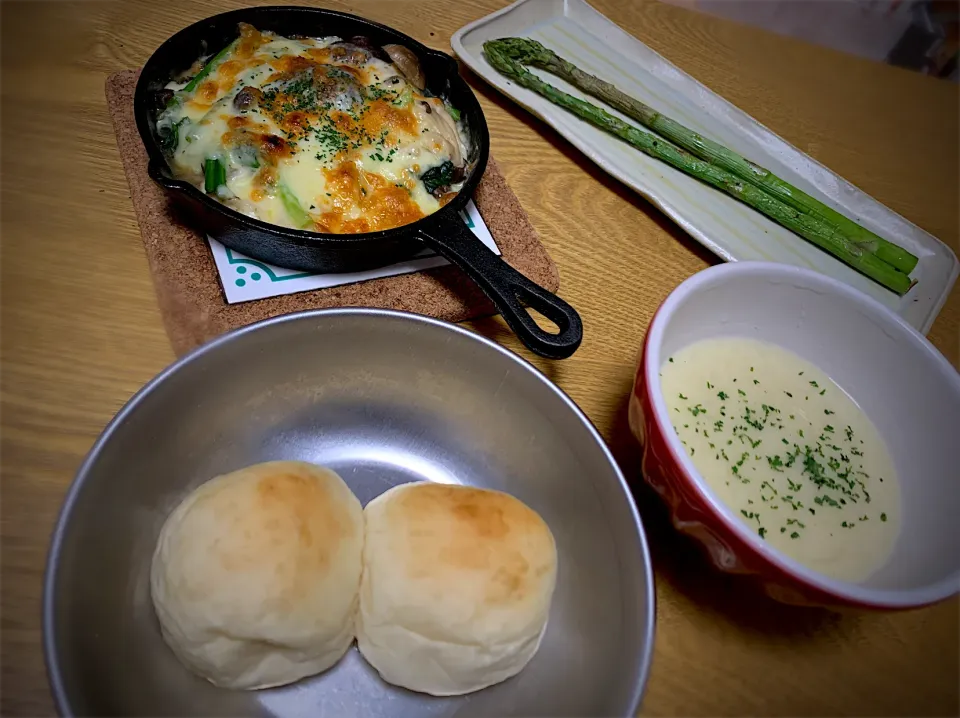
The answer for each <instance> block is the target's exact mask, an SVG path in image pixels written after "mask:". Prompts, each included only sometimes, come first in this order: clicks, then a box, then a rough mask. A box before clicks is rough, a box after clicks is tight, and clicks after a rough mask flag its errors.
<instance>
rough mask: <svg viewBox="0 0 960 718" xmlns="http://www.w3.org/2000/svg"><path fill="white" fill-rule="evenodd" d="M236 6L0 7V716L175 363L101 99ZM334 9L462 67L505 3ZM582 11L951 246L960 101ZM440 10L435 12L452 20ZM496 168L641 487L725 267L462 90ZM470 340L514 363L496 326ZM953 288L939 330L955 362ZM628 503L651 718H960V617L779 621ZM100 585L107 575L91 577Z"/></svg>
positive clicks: (36, 703)
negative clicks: (130, 427) (71, 497)
mask: <svg viewBox="0 0 960 718" xmlns="http://www.w3.org/2000/svg"><path fill="white" fill-rule="evenodd" d="M242 4H243V3H231V2H221V1H217V0H197V1H195V2H190V3H187V2H171V1H169V0H168V1H167V2H163V3H152V2H147V1H146V0H139V1H130V2H116V1H114V2H97V1H86V2H78V3H70V2H4V3H3V4H2V13H3V17H2V32H3V36H2V71H3V77H2V102H3V118H2V119H3V124H2V132H3V136H2V148H3V156H2V163H3V164H2V190H3V194H2V332H3V334H2V361H3V364H2V478H3V486H2V499H3V501H2V517H3V520H2V566H3V575H2V595H3V603H2V624H0V625H2V631H3V636H2V670H3V672H2V710H0V712H2V714H3V715H42V714H49V713H50V712H51V711H52V704H51V700H50V697H49V693H48V689H47V683H46V677H45V675H44V667H43V660H42V654H41V647H40V638H41V633H40V608H39V601H40V595H41V580H42V571H43V567H44V560H45V553H46V550H47V546H48V540H49V535H50V531H51V528H52V526H53V523H54V521H55V518H56V514H57V510H58V508H59V505H60V502H61V499H62V498H63V495H64V492H65V491H66V489H67V486H68V484H69V483H70V480H71V478H72V476H73V474H74V471H75V470H76V469H77V467H78V465H79V463H80V461H81V459H82V457H83V455H84V453H85V452H86V451H87V450H88V449H89V448H90V446H91V444H92V442H93V441H94V439H95V437H96V436H97V434H98V432H99V431H100V430H101V429H102V428H103V427H104V425H105V424H106V423H107V421H108V420H109V419H110V418H111V416H112V415H113V414H114V413H115V412H116V411H117V410H118V409H119V408H120V407H121V406H122V404H123V403H124V402H125V401H126V400H127V399H128V398H129V397H130V396H131V395H132V394H133V393H134V392H135V391H136V390H137V389H138V388H140V386H142V385H143V384H144V383H145V382H146V381H147V380H149V379H150V378H151V377H152V376H153V375H154V374H156V373H157V372H158V371H160V370H161V369H162V368H164V367H165V366H166V365H167V364H169V363H170V362H171V361H172V360H173V358H174V357H173V353H172V351H171V349H170V346H169V344H168V342H167V338H166V336H165V334H164V331H163V329H162V328H161V324H160V317H159V314H158V309H157V304H156V301H155V298H154V293H153V287H152V285H151V279H150V275H149V274H148V270H147V264H146V260H145V257H144V251H143V246H142V244H141V241H140V236H139V233H138V228H137V223H136V221H135V219H134V214H133V208H132V206H131V204H130V200H129V197H128V191H127V185H126V182H125V179H124V176H123V172H122V170H121V165H120V158H119V156H118V151H117V147H116V144H115V142H114V138H113V132H112V128H111V125H110V120H109V117H108V116H107V112H106V106H105V103H104V96H103V84H104V80H105V78H106V77H107V75H108V74H109V73H111V72H114V71H116V70H120V69H123V68H131V67H137V66H138V65H140V64H142V63H143V62H144V61H145V60H146V58H147V57H148V56H149V54H150V53H151V52H152V50H153V49H154V48H155V47H156V46H157V45H158V44H159V43H160V42H161V41H162V40H163V39H165V38H166V37H167V36H169V35H170V34H172V33H173V32H175V31H176V30H178V29H180V28H181V27H183V26H184V25H186V24H188V23H190V22H193V21H194V20H197V19H199V18H202V17H204V16H207V15H211V14H213V13H215V12H219V11H221V10H225V9H228V8H230V7H239V6H241V5H242ZM326 4H327V5H328V6H330V7H333V8H336V9H341V10H346V11H349V12H355V13H359V14H363V15H366V16H368V17H371V18H373V19H375V20H379V21H381V22H384V23H387V24H390V25H393V26H395V27H397V28H399V29H400V30H402V31H404V32H406V33H409V34H410V35H412V36H413V37H415V38H417V39H418V40H420V41H422V42H423V43H425V44H427V45H430V46H433V47H436V48H440V49H444V50H449V38H450V35H451V34H452V33H453V32H454V31H455V30H456V29H457V28H459V27H460V26H462V25H463V24H465V23H467V22H469V21H471V20H474V19H476V18H478V17H481V16H482V15H485V14H487V13H489V12H490V11H492V10H495V9H497V8H498V7H501V6H502V5H504V4H505V0H483V1H482V2H471V3H466V2H456V1H455V0H444V1H442V2H439V3H438V2H434V3H417V2H412V1H407V0H396V1H389V0H352V1H351V2H328V3H326ZM593 4H594V5H595V6H596V7H598V8H599V9H600V10H601V11H602V12H604V13H605V14H607V15H608V16H609V17H610V18H612V19H613V20H614V21H616V22H617V23H619V24H620V25H621V26H622V27H624V28H626V29H627V30H628V31H629V32H631V33H633V34H634V35H636V36H637V37H638V38H640V40H642V41H643V42H645V43H647V44H648V45H650V46H651V47H652V48H653V49H655V50H657V51H658V52H660V53H662V54H663V55H664V56H666V57H667V58H668V59H669V60H671V61H672V62H674V63H676V64H677V65H679V66H680V67H681V68H683V69H684V70H686V71H687V72H689V73H691V74H692V75H693V76H694V77H696V78H697V79H699V80H700V81H702V82H704V83H705V84H706V85H707V86H709V87H711V88H713V89H714V90H716V91H718V92H719V93H720V94H722V95H723V96H724V97H726V98H727V99H729V100H731V101H732V102H733V103H735V104H737V105H738V106H739V107H741V108H743V109H744V110H745V111H746V112H748V113H750V114H752V115H753V116H754V117H756V118H757V119H758V120H759V121H760V122H762V123H763V124H765V125H767V126H768V127H770V128H772V129H773V130H774V131H776V132H777V133H779V134H781V135H782V136H784V137H785V138H786V139H787V140H789V141H791V142H792V143H794V144H795V145H796V146H798V147H799V148H800V149H802V150H804V151H806V152H808V153H809V154H811V155H812V156H813V157H815V158H816V159H818V160H820V161H821V162H823V163H825V164H826V165H827V166H829V167H831V168H832V169H834V170H836V171H837V172H838V173H839V174H841V175H842V176H844V177H846V178H848V179H849V180H851V181H852V182H854V183H855V184H857V185H858V186H860V187H861V188H862V189H864V190H865V191H866V192H868V193H870V194H871V195H873V196H874V197H877V198H878V199H879V200H880V201H882V202H884V203H886V204H887V205H888V206H890V207H891V208H893V209H894V210H895V211H897V212H900V213H901V214H903V215H904V216H906V217H907V218H908V219H910V220H912V221H913V222H915V223H917V224H918V225H920V226H921V227H923V228H924V229H926V230H929V231H930V232H932V233H933V234H934V235H936V236H938V237H940V238H942V239H943V240H944V241H945V242H947V243H948V244H949V245H950V246H951V247H952V248H953V249H954V251H956V250H957V247H958V240H960V237H958V226H957V220H958V218H957V197H958V194H960V187H958V172H957V157H958V89H957V86H956V85H954V84H948V83H945V82H940V81H936V80H932V79H929V78H926V77H923V76H920V75H916V74H910V73H908V72H906V71H902V70H899V69H894V68H892V67H887V66H883V65H879V64H874V63H871V62H868V61H865V60H860V59H857V58H854V57H852V56H847V55H843V54H840V53H837V52H833V51H830V50H826V49H822V48H816V47H813V46H810V45H806V44H802V43H800V42H796V41H793V40H790V39H786V38H781V37H776V36H773V35H769V34H766V33H764V32H762V31H758V30H753V29H749V28H747V27H743V26H738V25H734V24H730V23H727V22H724V21H721V20H718V19H715V18H710V17H707V16H703V15H698V14H694V13H691V12H689V11H685V10H681V9H677V8H674V7H670V6H666V5H660V4H656V3H635V4H628V3H624V2H618V1H617V0H593ZM438 5H439V7H438ZM468 79H469V80H470V82H471V84H472V85H473V87H474V89H475V90H476V92H477V94H478V95H479V97H480V100H481V102H482V104H483V107H484V110H485V111H486V113H487V118H488V120H489V123H490V134H491V136H492V142H493V154H494V155H495V156H496V158H497V160H498V161H499V162H500V165H501V167H502V168H503V170H504V172H505V174H506V176H507V179H508V181H509V182H510V184H511V185H512V187H513V189H514V190H515V191H516V193H517V195H518V196H519V198H520V201H521V202H522V204H523V205H524V207H525V208H526V209H527V211H528V212H529V214H530V217H531V220H532V221H533V224H534V225H535V227H536V228H537V230H538V231H539V232H540V234H541V236H542V238H543V241H544V243H545V244H546V246H547V248H548V250H549V251H550V253H551V254H552V256H553V257H554V259H555V260H556V262H557V264H558V266H559V268H560V273H561V280H562V286H561V294H562V295H563V296H564V297H565V298H566V299H568V300H569V301H570V302H571V303H572V304H573V305H574V306H576V307H577V309H578V310H579V311H580V312H581V314H582V316H583V320H584V325H585V327H586V338H585V340H584V343H583V346H582V348H581V349H580V350H579V351H578V352H577V354H576V355H575V356H574V357H573V358H571V359H569V360H567V361H564V362H558V363H552V364H551V363H549V362H543V361H539V360H537V361H536V362H535V363H536V364H537V365H538V366H540V367H541V368H543V369H544V370H545V371H547V373H548V374H549V375H550V376H551V377H552V378H553V379H554V380H555V381H557V382H558V383H559V385H560V386H561V387H562V388H563V389H564V390H565V391H566V392H568V393H569V394H570V396H571V397H572V398H573V399H574V400H575V401H576V402H577V403H579V405H580V406H581V407H583V409H584V410H585V411H586V412H587V414H588V415H589V416H590V418H591V419H592V420H593V421H594V422H595V423H596V424H597V426H598V427H599V429H600V431H601V432H602V433H603V435H604V437H605V438H606V439H607V440H608V441H609V442H610V444H611V446H612V448H613V450H614V452H615V453H616V455H617V457H618V459H619V460H620V462H621V464H622V466H623V469H624V471H625V473H626V474H627V475H628V477H629V478H630V479H631V480H632V481H634V482H635V483H638V482H639V474H638V469H637V467H638V463H637V450H636V447H635V445H634V443H633V441H632V439H631V438H630V437H629V434H628V431H627V428H626V417H625V411H624V408H625V402H626V397H627V393H628V390H629V388H630V383H631V378H632V371H633V364H634V359H635V356H636V353H637V349H638V347H639V346H640V343H641V340H642V339H643V336H644V331H645V329H646V326H647V323H648V322H649V320H650V318H651V316H652V314H653V312H654V310H655V309H656V307H657V305H658V304H659V303H660V302H661V301H662V300H663V299H664V297H665V296H666V295H667V293H668V292H670V290H671V289H672V288H673V287H674V286H676V284H677V283H678V282H680V281H681V280H682V279H684V278H685V277H687V276H689V275H691V274H693V273H694V272H696V271H698V270H700V269H702V268H704V267H705V266H707V265H708V264H709V263H711V262H712V261H714V260H712V259H711V257H710V256H709V255H708V254H706V253H705V252H704V251H702V250H701V249H699V248H698V246H697V245H695V244H694V243H693V242H691V241H690V240H688V239H687V238H686V237H685V236H684V235H683V234H682V233H681V232H680V231H679V230H677V229H676V228H675V227H674V226H672V224H671V223H670V222H669V221H668V220H667V219H666V218H665V217H664V216H663V215H661V214H660V213H659V212H658V211H657V210H655V209H654V208H653V207H652V206H651V205H650V204H648V203H647V202H645V201H644V200H643V199H641V198H640V197H639V196H637V195H636V194H634V193H633V192H632V191H630V190H629V189H627V188H626V187H624V186H622V185H620V184H618V183H617V182H616V181H614V180H612V179H610V178H608V177H607V176H606V175H604V174H603V173H602V172H600V170H598V169H597V168H596V167H594V166H593V165H592V164H591V163H590V162H589V161H588V160H586V159H585V158H584V157H582V156H580V155H579V154H578V153H577V152H576V151H575V150H574V149H572V148H571V147H570V146H569V145H568V144H567V143H566V142H565V141H564V140H562V139H561V138H560V137H559V136H558V135H557V134H556V133H554V132H553V131H552V130H550V129H549V128H547V127H546V126H544V125H543V124H541V123H540V122H538V121H537V120H535V119H533V118H531V117H530V116H529V115H527V114H525V113H524V112H523V111H521V110H520V109H519V108H518V107H516V106H515V105H513V104H511V103H510V102H509V101H507V100H505V99H503V98H501V97H499V96H498V95H497V94H496V93H495V92H493V91H492V90H491V89H490V88H489V87H487V86H485V85H484V84H483V83H482V81H480V80H478V79H477V78H476V77H473V76H468ZM473 326H474V327H475V328H477V329H478V330H479V331H481V332H484V333H486V334H488V335H491V336H494V337H496V338H497V339H498V340H500V341H503V342H504V343H505V344H506V345H507V346H509V347H510V348H511V349H514V350H517V351H520V353H522V354H524V355H525V356H526V355H527V354H526V352H524V351H523V350H521V349H520V348H519V346H518V344H517V342H516V341H515V340H514V339H513V338H512V337H511V336H510V335H509V334H508V333H507V332H506V331H505V330H504V328H503V325H502V324H501V323H500V320H498V319H491V320H484V321H481V322H477V323H474V324H473ZM958 327H960V290H954V292H953V294H952V295H951V296H950V298H949V300H948V302H947V304H946V306H945V307H944V308H943V311H942V313H941V314H940V317H939V319H938V320H937V322H936V324H935V325H934V327H933V330H932V331H931V333H930V337H931V339H932V340H933V342H934V343H935V344H936V345H937V346H938V347H939V349H940V350H941V351H942V352H944V353H945V354H946V355H947V357H948V358H949V359H950V360H951V361H952V362H953V363H954V364H955V365H956V364H957V362H958V359H960V341H958ZM636 495H637V501H638V504H639V507H640V510H641V513H642V515H643V517H644V521H645V525H646V528H647V531H648V536H649V539H650V542H651V545H652V550H653V554H654V561H655V564H656V573H657V602H658V624H657V626H658V628H657V642H656V650H655V655H654V662H653V669H652V674H651V677H650V681H649V689H648V692H647V695H646V698H645V700H644V704H643V712H644V713H646V714H649V715H687V716H692V715H705V716H706V715H840V714H843V715H922V714H943V715H948V714H950V715H957V714H958V712H960V704H958V675H960V672H958V671H960V669H958V635H960V625H958V610H957V609H958V603H957V602H956V601H950V602H947V603H944V604H941V605H939V606H935V607H932V608H928V609H925V610H921V611H914V612H907V613H900V614H895V615H885V614H870V615H843V616H840V615H835V614H832V613H828V612H824V611H819V610H798V609H794V608H788V607H784V606H780V605H777V604H773V603H771V602H770V601H768V600H766V599H764V598H762V597H760V596H759V595H757V594H756V593H754V592H752V591H751V590H750V589H749V588H748V587H747V586H745V585H744V584H743V583H742V582H740V581H737V580H735V579H732V578H724V577H721V576H719V575H717V574H716V573H714V572H713V571H711V570H710V569H709V568H708V567H707V564H706V562H705V561H704V560H702V559H701V557H700V555H699V553H698V552H697V550H696V549H695V547H693V546H692V545H691V544H689V543H688V542H686V541H685V540H681V539H680V538H678V537H676V536H675V535H674V534H673V532H672V531H671V530H670V529H669V526H668V524H667V523H666V521H665V518H664V514H663V512H662V511H661V510H660V507H659V505H658V504H657V503H656V501H654V500H653V499H652V498H651V496H650V495H649V494H648V493H647V492H646V491H645V490H644V489H642V488H638V489H637V494H636ZM91 580H93V578H92V577H91Z"/></svg>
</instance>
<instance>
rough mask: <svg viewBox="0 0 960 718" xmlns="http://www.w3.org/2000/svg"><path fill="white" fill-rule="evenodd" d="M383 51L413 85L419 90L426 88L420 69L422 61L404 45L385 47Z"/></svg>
mask: <svg viewBox="0 0 960 718" xmlns="http://www.w3.org/2000/svg"><path fill="white" fill-rule="evenodd" d="M383 49H384V51H385V52H386V53H387V54H388V55H389V56H390V59H391V60H393V64H394V65H396V66H397V69H399V70H400V72H401V73H403V76H404V77H406V78H407V81H408V82H409V83H410V84H411V85H413V86H414V87H416V88H417V89H418V90H422V89H423V88H424V87H426V84H427V82H426V78H425V77H424V76H423V70H422V69H421V68H420V60H419V59H417V56H416V55H414V54H413V51H412V50H410V49H408V48H406V47H404V46H403V45H384V46H383Z"/></svg>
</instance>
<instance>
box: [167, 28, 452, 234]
mask: <svg viewBox="0 0 960 718" xmlns="http://www.w3.org/2000/svg"><path fill="white" fill-rule="evenodd" d="M159 99H160V104H161V108H162V109H161V112H160V114H159V116H158V118H157V134H158V137H159V138H160V142H161V145H162V146H163V149H164V151H165V153H166V154H167V157H168V158H169V162H170V166H171V170H172V171H173V173H174V175H175V176H177V177H178V178H180V179H185V180H187V181H189V182H190V183H191V184H194V185H196V186H197V187H198V188H201V189H203V190H204V191H205V192H207V193H208V194H209V195H211V196H214V197H216V198H217V199H219V200H220V201H221V202H222V203H223V204H225V205H227V206H229V207H232V208H233V209H235V210H237V211H239V212H242V213H243V214H245V215H248V216H250V217H255V218H257V219H260V220H263V221H265V222H270V223H272V224H277V225H281V226H284V227H293V228H296V229H306V230H312V231H316V232H327V233H338V234H340V233H356V232H373V231H377V230H383V229H390V228H393V227H399V226H401V225H404V224H409V223H410V222H414V221H416V220H418V219H420V218H421V217H425V216H427V215H429V214H431V213H433V212H435V211H437V210H438V209H439V208H440V207H442V206H443V205H444V204H446V202H448V201H449V200H450V199H451V198H452V197H453V196H454V195H456V193H457V191H458V190H459V189H460V187H461V186H462V182H463V179H464V177H465V174H466V168H465V162H466V157H467V147H468V139H467V135H466V132H465V129H464V127H463V125H462V123H461V122H460V113H459V112H458V111H457V109H456V108H454V107H453V106H451V105H450V104H448V103H445V102H444V100H443V99H441V98H438V97H434V96H432V95H431V93H430V92H429V91H427V90H426V88H425V83H424V77H423V72H422V70H421V68H420V64H419V62H418V60H417V58H416V56H415V55H414V54H413V53H412V52H411V51H410V50H409V49H407V48H406V47H404V46H402V45H386V46H384V47H382V48H381V47H377V46H374V45H373V44H372V43H371V42H370V40H369V39H367V38H365V37H354V38H350V39H349V40H343V39H341V38H337V37H325V38H307V37H281V36H279V35H276V34H274V33H270V32H260V31H258V30H257V29H256V28H254V27H252V26H250V25H247V24H241V25H240V36H239V38H237V39H236V40H235V41H234V42H233V43H231V44H230V45H228V46H227V47H226V48H224V49H223V50H221V51H220V52H218V53H217V54H216V55H214V56H213V57H212V58H202V59H200V60H198V61H197V63H195V65H194V67H192V68H191V69H190V70H189V71H188V72H187V73H186V75H185V76H184V77H181V78H178V79H176V80H174V81H172V82H170V83H169V84H168V85H167V87H166V89H165V90H164V91H163V92H162V93H161V96H160V98H159Z"/></svg>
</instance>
